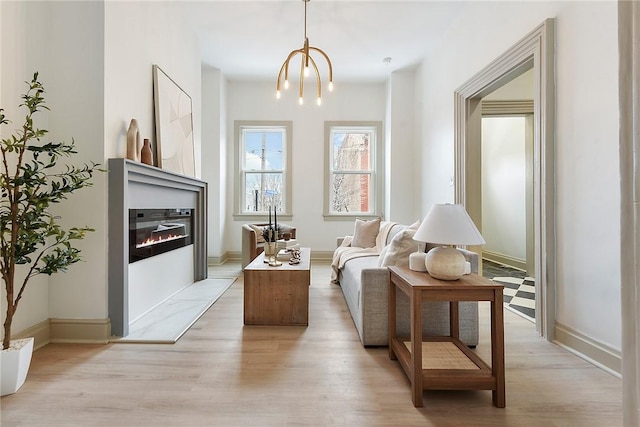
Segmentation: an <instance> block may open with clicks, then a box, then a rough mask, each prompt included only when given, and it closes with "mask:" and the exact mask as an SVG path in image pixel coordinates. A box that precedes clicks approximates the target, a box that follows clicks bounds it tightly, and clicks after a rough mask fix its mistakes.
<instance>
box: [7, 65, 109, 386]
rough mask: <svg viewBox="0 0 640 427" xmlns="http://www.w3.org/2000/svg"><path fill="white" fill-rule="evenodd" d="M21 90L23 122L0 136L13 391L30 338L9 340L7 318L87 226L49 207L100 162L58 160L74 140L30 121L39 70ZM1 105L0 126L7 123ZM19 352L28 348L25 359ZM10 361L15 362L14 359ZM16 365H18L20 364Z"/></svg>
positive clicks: (72, 254)
mask: <svg viewBox="0 0 640 427" xmlns="http://www.w3.org/2000/svg"><path fill="white" fill-rule="evenodd" d="M25 83H26V84H27V85H28V90H27V91H26V93H25V94H24V95H22V104H20V107H22V108H24V109H26V115H25V119H24V123H22V124H21V125H20V126H19V127H18V128H17V129H16V130H15V132H14V133H13V134H12V135H10V136H9V137H8V138H4V137H3V138H2V140H1V142H0V154H1V156H2V157H1V159H0V161H1V162H2V166H1V168H0V273H1V275H2V281H3V282H4V286H5V291H6V307H7V310H6V317H5V320H4V333H3V336H2V350H1V351H0V371H1V372H0V377H1V378H2V390H1V394H2V395H5V394H11V393H14V392H15V391H17V390H18V389H19V388H20V387H21V386H22V384H23V383H24V380H25V378H26V374H27V370H28V369H29V363H30V361H31V351H32V349H33V338H27V339H24V340H15V341H11V324H12V321H13V317H14V315H15V313H16V310H17V308H18V306H19V303H20V300H21V298H22V297H23V295H24V291H25V289H26V287H27V284H28V283H29V280H30V279H31V278H33V277H34V276H37V275H40V274H46V275H51V274H53V273H56V272H59V271H65V270H66V269H67V268H68V267H69V266H70V265H71V264H74V263H76V262H78V261H79V260H80V250H79V249H77V248H75V247H74V246H73V241H74V240H78V239H82V238H84V236H85V234H86V233H87V232H88V231H93V230H92V229H90V228H88V227H81V228H76V227H73V228H69V229H64V228H63V227H62V226H61V225H60V223H59V220H60V218H59V217H57V216H55V215H54V214H53V213H52V212H51V210H50V208H51V206H52V205H53V204H54V203H59V202H60V201H62V200H63V199H66V198H67V195H69V194H71V193H73V192H74V191H76V190H79V189H81V188H83V187H87V186H90V185H91V182H90V179H91V177H92V176H93V173H94V172H95V171H96V170H98V169H97V168H98V165H97V164H95V163H92V164H91V165H87V164H84V165H82V166H79V167H77V166H69V165H60V164H58V161H59V160H60V159H61V158H64V157H70V156H72V155H73V154H75V153H76V151H75V148H74V143H73V141H72V142H71V143H70V144H68V143H64V142H47V141H44V138H45V136H46V134H47V130H45V129H39V128H37V127H36V126H35V125H34V122H33V118H34V115H35V114H36V113H38V112H40V111H42V110H48V108H47V106H46V105H45V101H44V97H43V94H44V88H43V86H42V84H41V83H40V82H39V81H38V73H35V74H34V75H33V79H32V80H31V82H25ZM9 123H10V121H9V120H8V119H7V118H6V117H5V114H4V110H3V109H1V108H0V126H7V125H9ZM21 353H26V356H25V357H26V359H25V360H24V361H21V360H22V359H23V357H21V356H20V354H21ZM14 362H15V364H16V366H13V365H14ZM18 365H19V366H18Z"/></svg>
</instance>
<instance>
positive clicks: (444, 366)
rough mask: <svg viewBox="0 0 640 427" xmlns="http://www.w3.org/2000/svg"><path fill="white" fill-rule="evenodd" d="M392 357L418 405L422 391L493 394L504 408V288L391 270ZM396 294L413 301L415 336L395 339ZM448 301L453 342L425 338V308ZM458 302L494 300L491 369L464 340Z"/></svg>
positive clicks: (481, 281) (476, 278) (471, 276)
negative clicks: (461, 391)
mask: <svg viewBox="0 0 640 427" xmlns="http://www.w3.org/2000/svg"><path fill="white" fill-rule="evenodd" d="M389 272H390V282H389V283H390V285H389V358H391V359H392V360H395V359H398V360H399V361H400V365H401V366H402V369H403V370H404V371H405V373H406V374H407V376H408V377H409V380H410V381H411V392H412V399H413V404H414V406H416V407H420V406H422V391H423V390H458V389H472V390H492V394H493V404H494V405H495V406H497V407H498V408H504V407H505V404H506V402H505V385H504V317H503V306H502V291H503V286H502V285H500V284H498V283H495V282H492V281H490V280H488V279H485V278H483V277H480V276H478V275H476V274H469V275H465V276H462V277H461V278H460V279H458V280H452V281H445V280H438V279H434V278H432V277H431V276H429V274H428V273H423V272H418V271H412V270H409V269H408V268H406V267H405V268H401V267H395V266H394V267H389ZM396 289H399V290H400V291H402V292H403V293H404V294H406V295H407V296H408V297H409V306H410V324H411V337H410V338H407V337H397V336H396ZM424 301H449V321H450V336H449V337H422V303H423V302H424ZM458 301H491V367H489V366H488V365H487V364H486V363H485V362H484V361H483V360H482V359H480V357H479V356H478V355H477V354H476V353H474V352H473V351H471V350H470V349H469V348H468V347H467V346H466V345H465V344H464V343H462V342H461V341H460V340H459V322H458Z"/></svg>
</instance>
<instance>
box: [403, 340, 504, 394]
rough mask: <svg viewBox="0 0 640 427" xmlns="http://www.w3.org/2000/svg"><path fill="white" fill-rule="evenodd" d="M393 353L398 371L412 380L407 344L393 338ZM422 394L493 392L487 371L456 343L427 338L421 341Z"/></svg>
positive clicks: (492, 378) (454, 341) (455, 341)
mask: <svg viewBox="0 0 640 427" xmlns="http://www.w3.org/2000/svg"><path fill="white" fill-rule="evenodd" d="M391 346H392V349H393V352H394V353H395V355H396V357H397V358H398V360H399V362H400V365H401V366H402V369H403V370H404V371H405V373H406V374H407V375H408V376H409V378H411V377H412V372H413V369H414V367H413V365H412V358H411V341H409V340H407V339H406V338H395V339H394V340H393V341H392V342H391ZM421 367H422V388H423V390H496V388H497V380H496V377H495V376H494V375H493V373H492V371H491V368H490V367H489V366H488V365H487V364H486V363H485V362H484V361H483V360H482V359H481V358H480V357H479V356H478V355H477V354H475V353H474V352H472V351H471V350H470V349H469V348H468V347H467V346H466V345H465V344H464V343H462V342H461V341H460V340H457V339H455V338H451V337H429V338H424V339H423V341H422V363H421Z"/></svg>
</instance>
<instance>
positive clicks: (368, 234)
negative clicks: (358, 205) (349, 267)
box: [351, 218, 380, 248]
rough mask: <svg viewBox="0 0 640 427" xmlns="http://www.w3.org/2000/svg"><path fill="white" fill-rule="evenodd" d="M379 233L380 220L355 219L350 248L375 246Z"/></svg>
mask: <svg viewBox="0 0 640 427" xmlns="http://www.w3.org/2000/svg"><path fill="white" fill-rule="evenodd" d="M378 232H380V218H375V219H371V220H368V221H367V220H363V219H360V218H356V225H355V229H354V231H353V240H352V241H351V246H352V247H357V248H373V247H375V246H376V237H377V236H378Z"/></svg>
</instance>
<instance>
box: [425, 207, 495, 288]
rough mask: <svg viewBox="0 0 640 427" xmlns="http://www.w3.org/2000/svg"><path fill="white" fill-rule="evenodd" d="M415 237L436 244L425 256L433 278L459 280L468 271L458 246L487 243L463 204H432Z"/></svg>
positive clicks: (426, 264)
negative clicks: (457, 248)
mask: <svg viewBox="0 0 640 427" xmlns="http://www.w3.org/2000/svg"><path fill="white" fill-rule="evenodd" d="M413 239H414V240H417V241H420V242H428V243H432V244H436V245H439V246H436V247H435V248H433V249H431V250H430V251H429V252H428V253H427V256H426V259H425V266H426V268H427V271H428V272H429V274H430V275H431V276H432V277H435V278H436V279H440V280H457V279H459V278H460V277H461V276H462V275H463V274H464V273H465V266H466V260H465V258H464V255H462V253H460V252H459V251H458V250H456V248H455V247H454V246H455V245H484V244H485V243H486V242H485V240H484V239H483V238H482V235H481V234H480V232H479V231H478V229H477V228H476V226H475V224H474V223H473V221H472V220H471V218H470V217H469V214H468V213H467V211H466V210H465V209H464V206H462V205H452V204H438V205H433V206H432V207H431V210H429V213H427V216H425V217H424V220H423V221H422V224H420V227H419V228H418V231H416V234H415V235H414V236H413Z"/></svg>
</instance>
